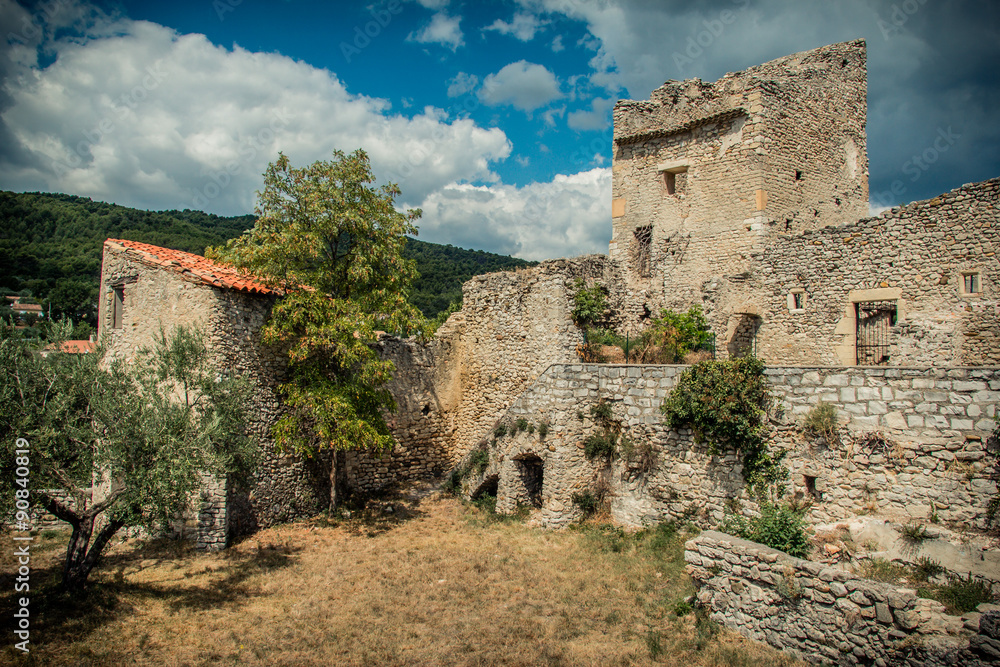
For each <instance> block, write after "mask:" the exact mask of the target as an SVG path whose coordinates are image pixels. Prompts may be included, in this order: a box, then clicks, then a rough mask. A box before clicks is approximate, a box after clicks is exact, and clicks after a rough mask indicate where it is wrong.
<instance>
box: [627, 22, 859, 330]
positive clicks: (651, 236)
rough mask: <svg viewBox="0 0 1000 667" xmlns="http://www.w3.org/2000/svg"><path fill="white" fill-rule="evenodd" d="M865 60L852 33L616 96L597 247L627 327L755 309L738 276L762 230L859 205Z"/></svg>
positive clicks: (848, 213) (855, 211)
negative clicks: (638, 95) (683, 312)
mask: <svg viewBox="0 0 1000 667" xmlns="http://www.w3.org/2000/svg"><path fill="white" fill-rule="evenodd" d="M865 63H866V51H865V43H864V41H862V40H858V41H854V42H844V43H841V44H834V45H831V46H825V47H822V48H819V49H814V50H812V51H805V52H802V53H797V54H794V55H790V56H786V57H784V58H779V59H778V60H774V61H771V62H769V63H765V64H763V65H758V66H756V67H751V68H750V69H748V70H746V71H744V72H738V73H735V74H732V73H730V74H727V75H726V76H724V77H722V78H721V79H719V80H718V81H716V82H714V83H705V82H703V81H701V80H699V79H691V80H687V81H681V82H677V81H668V82H667V83H665V84H664V85H663V86H661V87H660V88H658V89H656V90H654V91H653V93H652V95H651V96H650V99H649V100H643V101H634V100H623V101H620V102H619V103H618V104H617V105H616V106H615V110H614V123H615V129H614V155H613V174H614V178H613V186H612V228H613V231H612V239H611V244H610V249H609V255H610V258H611V259H612V261H614V262H616V263H617V264H618V265H619V267H620V270H621V273H622V275H623V278H624V282H625V286H624V287H625V289H626V290H627V296H626V297H625V298H624V299H623V301H624V302H625V303H626V304H627V305H625V309H626V311H629V312H626V314H625V322H624V323H623V324H624V325H625V326H626V327H627V328H631V327H633V326H638V323H639V322H640V320H641V319H642V318H643V317H644V316H646V315H647V314H648V313H655V312H657V311H658V310H659V308H661V307H670V308H675V309H686V308H687V307H689V306H690V305H693V304H704V305H705V308H706V312H707V313H708V314H709V319H710V321H712V322H713V326H714V327H715V328H716V330H717V331H719V330H720V329H722V330H725V328H726V327H727V326H728V327H730V328H731V327H732V326H733V325H732V323H731V322H729V319H730V318H731V317H732V316H733V315H734V314H736V315H747V316H748V317H753V316H755V315H757V314H758V313H756V312H755V309H756V308H757V306H756V305H755V303H754V298H753V295H752V293H751V292H750V290H746V291H745V293H744V290H741V289H739V285H740V283H741V282H745V281H747V280H748V277H749V276H750V275H752V272H753V269H754V266H755V259H758V258H759V253H760V252H761V251H763V249H764V248H766V247H767V245H768V239H769V236H774V235H776V234H779V233H780V234H788V233H797V232H802V231H805V230H810V229H816V228H820V227H825V226H830V225H841V224H846V223H851V222H855V221H857V220H858V219H859V218H863V217H865V216H866V215H867V214H868V155H867V151H866V142H865V118H866V106H867V101H866V93H867V74H866V71H867V70H866V64H865ZM727 286H728V288H725V289H722V288H724V287H727ZM748 287H749V285H748ZM633 323H634V324H633ZM735 326H740V325H739V324H736V325H735ZM719 333H720V334H721V333H722V331H719ZM730 333H731V332H730Z"/></svg>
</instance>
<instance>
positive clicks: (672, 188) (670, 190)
mask: <svg viewBox="0 0 1000 667" xmlns="http://www.w3.org/2000/svg"><path fill="white" fill-rule="evenodd" d="M663 180H664V182H665V183H666V184H667V194H668V195H673V194H677V174H675V173H674V172H672V171H668V172H666V173H665V174H663Z"/></svg>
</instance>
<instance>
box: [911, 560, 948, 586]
mask: <svg viewBox="0 0 1000 667" xmlns="http://www.w3.org/2000/svg"><path fill="white" fill-rule="evenodd" d="M944 572H945V569H944V566H943V565H941V563H939V562H937V561H936V560H934V559H933V558H928V557H927V556H921V557H920V558H918V559H917V562H916V563H914V564H913V576H914V578H916V579H918V580H920V581H928V580H930V579H931V577H936V576H938V575H939V574H944Z"/></svg>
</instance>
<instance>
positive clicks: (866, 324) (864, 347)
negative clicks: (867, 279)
mask: <svg viewBox="0 0 1000 667" xmlns="http://www.w3.org/2000/svg"><path fill="white" fill-rule="evenodd" d="M854 308H855V315H856V317H857V325H858V328H857V334H858V338H857V364H858V365H859V366H888V365H889V358H890V347H891V343H892V341H891V334H892V327H894V326H895V325H896V302H895V301H862V302H860V303H856V304H854Z"/></svg>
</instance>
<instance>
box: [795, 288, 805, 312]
mask: <svg viewBox="0 0 1000 667" xmlns="http://www.w3.org/2000/svg"><path fill="white" fill-rule="evenodd" d="M792 307H793V308H794V309H795V310H802V309H803V308H805V307H806V306H805V294H803V293H802V292H792Z"/></svg>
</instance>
